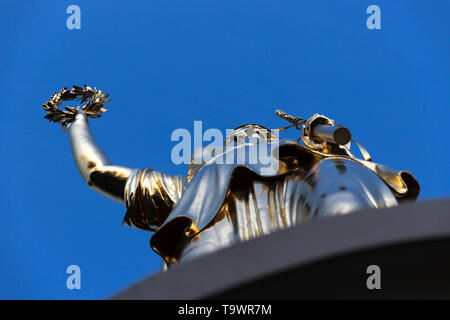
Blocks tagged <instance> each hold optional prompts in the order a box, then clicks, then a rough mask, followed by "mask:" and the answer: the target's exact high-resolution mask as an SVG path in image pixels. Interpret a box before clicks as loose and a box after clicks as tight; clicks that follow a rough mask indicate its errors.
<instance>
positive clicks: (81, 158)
mask: <svg viewBox="0 0 450 320" xmlns="http://www.w3.org/2000/svg"><path fill="white" fill-rule="evenodd" d="M65 131H66V132H67V133H68V135H69V139H70V144H71V147H72V154H73V158H74V161H75V164H76V165H77V168H78V171H79V172H80V174H81V176H82V177H83V179H84V181H86V183H87V184H88V186H89V187H90V188H92V189H94V190H95V191H97V192H99V193H100V194H102V195H104V196H106V197H108V198H110V199H113V200H115V201H118V202H120V203H124V190H125V184H126V181H127V179H128V176H129V175H130V173H131V171H132V169H130V168H126V167H121V166H114V165H112V164H111V161H110V160H109V159H108V157H107V156H106V154H105V153H104V152H103V150H102V149H101V148H100V147H99V145H98V144H97V143H96V142H95V139H94V137H93V136H92V133H91V130H90V129H89V123H88V120H87V117H86V115H85V114H84V113H83V112H82V111H80V112H78V113H77V115H76V117H75V121H74V122H72V123H71V124H70V125H69V126H68V127H67V128H65Z"/></svg>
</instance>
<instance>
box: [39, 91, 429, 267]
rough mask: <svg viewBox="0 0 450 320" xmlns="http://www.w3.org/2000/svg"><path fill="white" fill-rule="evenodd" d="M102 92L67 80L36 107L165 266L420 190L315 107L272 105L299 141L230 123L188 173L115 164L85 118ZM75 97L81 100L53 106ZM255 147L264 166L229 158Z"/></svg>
mask: <svg viewBox="0 0 450 320" xmlns="http://www.w3.org/2000/svg"><path fill="white" fill-rule="evenodd" d="M107 98H108V95H107V94H105V93H103V92H102V91H100V90H97V89H92V88H90V87H88V86H86V85H85V87H84V88H82V87H77V86H74V87H73V89H70V90H67V89H66V88H64V89H63V90H61V91H60V92H59V93H54V94H53V95H52V98H51V99H50V101H49V102H47V103H45V104H44V105H43V107H44V109H45V110H46V111H47V115H46V118H47V119H49V120H50V121H53V122H59V123H61V124H62V126H63V127H65V131H66V132H67V133H68V135H69V139H70V143H71V147H72V153H73V157H74V160H75V163H76V165H77V167H78V170H79V172H80V174H81V176H82V177H83V179H84V180H85V181H86V183H87V184H88V186H89V187H90V188H92V189H94V190H96V191H98V192H99V193H101V194H103V195H105V196H107V197H109V198H111V199H113V200H116V201H118V202H120V203H123V204H124V205H125V206H126V214H125V217H124V220H123V223H124V224H125V225H128V226H133V227H137V228H140V229H143V230H148V231H154V234H153V236H152V237H151V240H150V246H151V248H152V249H153V250H154V251H155V252H156V253H158V254H159V255H160V256H161V257H162V258H163V259H164V262H165V264H166V266H168V267H170V265H172V264H174V263H179V262H184V261H188V260H190V259H192V258H195V257H198V256H200V255H203V254H207V253H210V252H214V251H216V250H219V249H221V248H224V247H227V246H230V245H233V244H236V243H239V242H242V241H247V240H251V239H253V238H256V237H260V236H263V235H266V234H269V233H271V232H274V231H276V230H279V229H283V228H288V227H290V226H293V225H296V224H302V223H307V222H309V221H311V220H313V219H316V218H322V217H330V216H334V215H341V214H348V213H350V212H353V211H356V210H359V209H363V208H385V207H390V206H395V205H397V204H398V203H399V202H401V201H404V200H415V199H416V198H417V196H418V194H419V190H420V187H419V184H418V182H417V181H416V179H415V178H414V177H413V175H412V174H410V173H409V172H406V171H397V170H393V169H390V168H388V167H385V166H382V165H379V164H376V163H374V162H372V161H371V158H370V155H369V154H368V152H367V151H366V150H365V149H364V148H363V147H362V146H360V145H359V144H357V145H358V146H359V147H360V150H361V154H362V155H363V158H364V159H358V158H356V157H355V156H354V155H353V154H352V153H351V152H350V147H349V146H350V140H353V139H351V135H350V132H349V131H348V130H347V129H345V128H344V127H342V126H336V125H335V123H334V121H333V120H332V119H329V118H328V117H325V116H321V115H317V114H316V115H314V116H313V117H311V118H309V119H307V120H304V119H301V118H297V117H293V116H290V115H288V114H285V113H283V112H281V111H279V110H277V112H276V114H277V115H278V116H280V117H282V118H283V119H285V120H287V121H289V122H290V123H291V125H290V126H288V127H295V128H297V129H299V130H301V137H300V138H299V139H298V140H280V139H279V138H278V137H277V135H276V134H275V132H276V130H273V131H271V130H269V129H267V128H265V127H263V126H261V125H255V124H248V125H243V126H240V127H238V128H236V129H235V130H233V131H232V132H231V134H229V135H228V136H227V138H226V139H225V142H224V146H223V149H221V150H219V151H218V152H215V153H213V154H212V156H211V158H210V159H209V160H208V161H202V162H198V161H194V158H193V160H192V161H191V164H190V165H189V167H188V174H187V177H183V176H172V175H167V174H164V173H161V172H158V171H155V170H153V169H130V168H126V167H122V166H116V165H113V164H112V163H111V161H110V160H109V159H108V157H107V156H106V155H105V154H104V153H103V151H102V150H101V149H100V147H99V146H98V145H97V143H96V142H95V140H94V138H93V136H92V134H91V131H90V129H89V124H88V119H87V118H88V117H91V118H98V117H99V116H100V113H102V112H104V111H106V109H104V108H103V106H104V104H105V103H106V102H107V101H109V99H107ZM74 99H79V100H80V101H81V102H82V103H86V104H85V105H84V106H83V107H82V108H80V107H78V108H73V107H66V111H63V110H60V109H59V108H58V107H59V106H60V104H61V102H62V101H65V100H74ZM288 127H286V128H288ZM286 128H283V129H286ZM279 130H281V129H279ZM353 141H354V140H353ZM302 142H303V144H302ZM355 143H356V142H355ZM261 146H266V147H267V148H266V149H267V150H268V151H269V157H270V160H271V161H269V162H268V163H267V162H266V163H262V161H259V160H258V159H256V161H255V159H250V161H248V160H246V161H244V162H242V161H240V162H239V161H231V162H230V161H228V158H231V159H236V158H237V157H234V156H233V157H228V156H229V155H231V154H233V155H234V154H235V153H236V151H242V150H244V151H245V152H247V154H252V152H253V151H254V150H253V149H255V148H261ZM253 154H255V153H253ZM218 160H220V161H218Z"/></svg>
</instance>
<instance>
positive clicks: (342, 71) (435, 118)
mask: <svg viewBox="0 0 450 320" xmlns="http://www.w3.org/2000/svg"><path fill="white" fill-rule="evenodd" d="M70 4H76V5H78V6H79V7H80V8H81V30H68V29H67V27H66V19H67V17H68V16H69V15H68V14H66V8H67V7H68V6H69V5H70ZM370 4H377V5H378V6H380V8H381V30H369V29H367V27H366V19H367V17H368V14H366V8H367V7H368V6H369V5H370ZM449 9H450V2H448V1H439V0H434V1H432V2H430V1H425V0H424V1H413V0H410V1H406V0H404V1H400V0H399V1H380V0H371V1H350V0H347V1H332V0H327V1H324V0H320V1H265V0H258V1H256V0H249V1H241V0H239V1H237V0H226V1H225V0H213V1H211V0H202V1H200V0H193V1H181V0H172V1H161V0H151V1H131V0H130V1H126V2H123V1H109V2H106V1H80V0H77V1H50V0H46V1H22V2H19V1H15V0H7V1H5V0H3V1H2V6H1V11H0V49H1V50H0V88H1V89H0V90H1V94H0V106H1V108H2V121H1V125H0V130H1V132H0V133H1V135H0V136H1V143H2V147H3V150H4V151H3V153H2V154H3V156H2V157H1V160H0V161H1V167H2V170H1V181H2V183H1V187H0V188H1V189H0V194H1V197H2V198H1V202H0V203H1V204H0V208H1V214H0V274H1V281H0V298H2V299H102V298H105V297H108V296H110V295H111V294H113V293H115V292H117V291H118V290H120V289H122V288H124V287H126V286H127V285H129V284H130V283H132V282H134V281H137V280H138V279H140V278H142V277H144V276H146V275H148V274H150V273H155V272H157V271H158V270H159V266H160V260H159V257H158V256H157V255H156V254H155V253H154V252H152V251H151V249H150V247H149V238H150V236H151V233H148V232H145V231H140V230H137V229H131V228H127V227H124V226H122V225H121V222H122V218H123V215H124V213H125V210H124V208H123V207H122V205H120V204H117V203H114V202H112V201H110V200H108V199H105V198H102V197H101V196H100V195H98V194H96V193H95V192H94V191H92V190H90V189H89V188H88V187H87V186H86V185H85V183H84V182H83V181H82V179H81V177H80V176H79V175H78V172H77V170H76V167H75V165H74V163H73V161H72V157H71V153H70V147H69V143H68V138H67V136H66V135H65V134H64V133H63V132H62V131H61V129H60V128H59V127H58V125H55V124H53V123H49V122H47V120H45V119H43V116H44V115H45V112H44V110H42V108H41V104H42V103H44V102H45V101H46V100H47V99H48V98H49V97H50V94H51V93H52V92H54V91H56V90H59V89H61V88H62V87H64V86H71V85H72V84H76V85H82V84H83V83H87V84H89V85H91V86H97V87H98V88H100V89H102V90H104V91H106V92H108V93H110V95H111V98H112V101H111V102H110V103H109V104H108V106H107V107H108V108H109V111H108V112H107V113H106V114H105V115H104V116H103V117H102V118H100V119H97V120H93V121H91V129H92V131H93V133H94V135H95V137H96V139H97V141H98V143H99V144H100V145H101V146H102V147H103V149H104V150H105V152H106V153H107V154H108V156H109V158H110V159H111V160H112V161H113V162H114V163H115V164H118V165H124V166H129V167H140V168H153V169H156V170H160V171H163V172H166V173H173V174H185V173H186V171H187V168H186V166H184V165H180V166H177V165H175V164H173V163H172V162H171V158H170V154H171V149H172V148H173V146H174V145H175V142H171V141H170V136H171V133H172V131H173V130H175V129H176V128H186V129H188V130H192V129H193V121H194V120H202V121H203V127H204V129H207V128H219V129H221V130H225V129H227V128H234V127H236V126H238V125H241V124H243V123H249V122H250V123H261V124H263V125H265V126H267V127H270V128H277V127H281V126H284V125H285V124H284V123H283V122H282V120H280V119H278V118H276V117H275V116H274V114H273V112H274V110H275V109H276V108H277V107H280V108H281V109H283V110H285V111H287V112H290V113H293V114H295V115H299V116H303V117H308V116H311V115H312V114H314V113H321V114H325V115H328V116H329V117H331V118H333V119H335V120H336V121H337V122H338V123H342V124H345V125H346V126H347V127H348V128H349V129H350V130H351V132H352V134H353V136H354V137H355V138H356V139H357V140H358V142H360V143H362V144H363V145H364V146H365V147H366V148H367V149H368V150H369V151H370V153H371V154H372V156H373V159H374V161H376V162H378V163H382V164H385V165H388V166H390V167H393V168H397V169H404V170H409V171H411V172H412V173H413V174H414V175H415V176H416V177H417V179H418V180H419V182H420V183H421V186H422V193H421V195H420V198H419V201H423V200H426V199H434V198H440V197H447V196H449V195H450V182H449V181H450V179H449V178H450V176H449V169H450V165H449V160H448V159H449V156H450V151H449V148H448V144H449V142H450V141H449V138H448V137H449V133H448V129H447V123H448V121H449V120H450V111H449V106H450V95H449V85H450V82H449V80H450V79H449V74H450V59H449V52H450V50H449V49H450V41H449V30H450V25H449V24H450V23H449V19H448V17H449V16H450V10H449ZM295 134H296V132H295V131H291V130H289V131H287V132H286V133H285V134H283V135H282V137H291V138H292V137H295ZM71 264H76V265H79V266H80V268H81V272H82V289H81V290H72V291H71V290H68V289H67V288H66V278H67V276H68V275H67V274H66V273H65V271H66V268H67V266H69V265H71Z"/></svg>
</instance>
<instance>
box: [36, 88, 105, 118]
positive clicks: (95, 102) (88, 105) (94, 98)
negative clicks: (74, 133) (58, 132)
mask: <svg viewBox="0 0 450 320" xmlns="http://www.w3.org/2000/svg"><path fill="white" fill-rule="evenodd" d="M108 97H109V94H107V93H106V92H103V91H101V90H97V88H94V89H92V88H91V87H89V86H88V85H86V84H85V85H84V88H83V87H78V86H73V87H72V89H70V90H67V87H64V88H63V89H61V91H59V92H58V93H57V92H55V93H53V94H52V96H51V98H50V100H48V101H47V102H46V103H44V104H43V105H42V107H43V108H44V110H45V111H46V112H47V114H46V115H45V116H44V118H45V119H48V120H49V121H51V122H56V123H59V124H61V126H62V127H66V126H67V125H68V124H69V123H72V122H73V121H75V117H76V115H77V113H78V112H79V110H80V108H81V110H83V113H84V114H85V115H86V116H87V117H90V118H94V119H95V118H100V117H101V115H100V114H101V113H103V112H105V111H107V109H105V108H103V106H104V105H105V104H106V103H107V102H108V101H111V99H108ZM70 100H79V101H80V102H81V104H83V103H84V105H83V106H82V107H80V106H78V107H70V106H67V107H65V108H64V109H65V110H61V109H59V107H60V105H61V104H62V101H70Z"/></svg>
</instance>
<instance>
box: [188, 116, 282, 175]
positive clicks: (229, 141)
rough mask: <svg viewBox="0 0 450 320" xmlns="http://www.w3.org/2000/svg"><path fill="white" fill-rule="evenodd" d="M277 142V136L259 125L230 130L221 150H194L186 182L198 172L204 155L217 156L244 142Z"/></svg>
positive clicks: (202, 164) (202, 163)
mask: <svg viewBox="0 0 450 320" xmlns="http://www.w3.org/2000/svg"><path fill="white" fill-rule="evenodd" d="M277 140H279V138H278V136H277V135H275V134H274V133H272V131H271V130H270V129H268V128H266V127H264V126H262V125H259V124H244V125H241V126H239V127H237V128H235V129H234V130H232V131H231V132H230V133H229V134H228V135H227V137H226V138H225V141H224V142H223V148H214V147H210V148H201V149H199V150H194V153H193V154H192V159H191V163H190V164H189V167H188V181H190V180H191V179H192V178H193V177H194V175H195V174H196V173H197V172H198V170H200V169H201V168H202V167H203V166H204V165H205V163H204V162H203V159H204V153H206V154H208V155H218V154H221V153H223V152H224V151H225V150H224V149H227V148H230V147H231V148H232V147H233V146H235V145H237V144H241V143H245V142H250V141H251V142H253V143H268V142H273V141H277Z"/></svg>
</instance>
